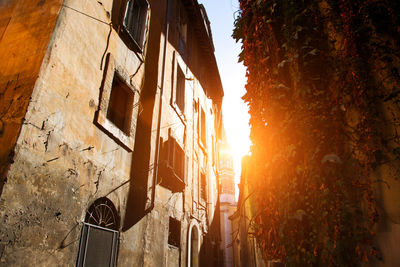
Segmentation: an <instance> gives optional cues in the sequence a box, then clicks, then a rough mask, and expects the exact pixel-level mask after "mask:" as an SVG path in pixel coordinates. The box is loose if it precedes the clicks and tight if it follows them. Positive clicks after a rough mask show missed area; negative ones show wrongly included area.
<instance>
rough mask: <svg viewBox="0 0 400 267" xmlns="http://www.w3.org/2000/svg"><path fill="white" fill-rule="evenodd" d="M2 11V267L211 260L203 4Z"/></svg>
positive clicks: (216, 134)
mask: <svg viewBox="0 0 400 267" xmlns="http://www.w3.org/2000/svg"><path fill="white" fill-rule="evenodd" d="M0 10H1V12H0V38H1V39H0V40H1V42H0V57H1V58H2V60H1V62H0V70H1V72H0V175H1V176H0V177H1V202H0V205H1V206H0V216H1V228H0V257H1V259H0V265H5V266H74V265H77V266H116V265H117V266H199V265H207V266H218V265H220V263H221V256H220V253H219V251H220V250H219V241H220V225H219V223H220V220H219V198H218V184H219V181H218V149H217V144H218V140H220V138H221V134H220V133H221V129H222V115H221V103H222V97H223V89H222V85H221V81H220V77H219V72H218V68H217V64H216V61H215V57H214V47H213V43H212V36H211V30H210V24H209V21H208V19H207V15H206V11H205V9H204V8H203V6H201V5H199V4H198V3H197V1H196V0H114V1H112V0H101V1H94V0H93V1H92V0H87V1H81V0H64V1H62V0H48V1H43V0H35V1H28V0H14V1H1V3H0Z"/></svg>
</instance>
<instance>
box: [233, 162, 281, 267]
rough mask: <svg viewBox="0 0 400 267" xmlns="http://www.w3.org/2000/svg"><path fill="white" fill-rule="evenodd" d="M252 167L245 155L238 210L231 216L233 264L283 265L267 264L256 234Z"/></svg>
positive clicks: (253, 266) (238, 265)
mask: <svg viewBox="0 0 400 267" xmlns="http://www.w3.org/2000/svg"><path fill="white" fill-rule="evenodd" d="M250 168H251V166H250V165H249V156H245V157H243V158H242V173H241V176H240V184H239V199H238V202H237V210H236V212H235V213H234V214H233V215H232V216H230V217H229V219H230V220H231V221H232V250H233V264H232V266H235V267H242V266H243V267H244V266H248V267H264V266H268V267H281V266H282V264H281V263H279V262H275V261H268V262H267V264H266V262H265V260H264V256H263V252H262V250H261V248H260V247H259V245H258V244H257V240H256V238H255V235H254V231H255V230H254V222H253V221H252V218H253V217H254V214H256V206H255V203H254V196H255V195H254V194H253V193H252V192H253V190H254V189H253V188H250V187H249V179H251V177H250V176H249V173H250Z"/></svg>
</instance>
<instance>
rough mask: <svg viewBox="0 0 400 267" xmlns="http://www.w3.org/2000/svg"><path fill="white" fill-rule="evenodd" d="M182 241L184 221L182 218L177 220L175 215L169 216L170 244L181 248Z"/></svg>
mask: <svg viewBox="0 0 400 267" xmlns="http://www.w3.org/2000/svg"><path fill="white" fill-rule="evenodd" d="M171 223H172V225H171ZM174 224H175V225H174ZM171 226H172V227H171ZM171 228H173V229H171ZM171 230H173V231H171ZM175 235H176V236H175ZM181 242H182V223H181V221H180V220H177V219H175V218H174V217H171V216H169V223H168V245H169V246H173V247H175V248H178V249H179V248H180V247H181Z"/></svg>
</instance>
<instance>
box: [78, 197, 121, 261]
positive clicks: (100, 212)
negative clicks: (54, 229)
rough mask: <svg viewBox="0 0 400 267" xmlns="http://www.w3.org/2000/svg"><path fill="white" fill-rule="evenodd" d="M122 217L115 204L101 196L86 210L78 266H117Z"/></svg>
mask: <svg viewBox="0 0 400 267" xmlns="http://www.w3.org/2000/svg"><path fill="white" fill-rule="evenodd" d="M119 224H120V219H119V215H118V212H117V210H116V208H115V206H114V204H113V203H112V202H111V201H110V200H109V199H108V198H106V197H103V198H99V199H97V200H96V201H95V202H93V204H92V205H91V206H90V207H89V209H88V211H87V212H86V216H85V222H84V223H83V227H82V234H81V241H80V245H79V253H78V260H77V266H96V267H102V266H104V267H105V266H107V267H110V266H116V263H117V252H118V236H119V232H118V229H119Z"/></svg>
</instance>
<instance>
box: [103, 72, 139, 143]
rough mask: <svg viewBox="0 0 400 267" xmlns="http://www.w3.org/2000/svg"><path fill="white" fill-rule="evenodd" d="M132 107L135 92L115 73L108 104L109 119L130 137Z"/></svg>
mask: <svg viewBox="0 0 400 267" xmlns="http://www.w3.org/2000/svg"><path fill="white" fill-rule="evenodd" d="M132 107H133V92H132V90H131V89H130V88H129V87H128V86H127V85H126V84H125V83H124V82H123V81H122V79H121V78H120V77H119V76H118V75H117V73H115V74H114V79H113V83H112V88H111V95H110V102H109V104H108V110H107V119H108V120H110V121H111V122H112V123H113V124H114V125H115V126H117V127H118V128H119V129H120V130H121V131H123V132H124V133H125V134H128V135H129V132H130V131H129V130H130V127H131V115H132V114H131V113H132Z"/></svg>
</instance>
